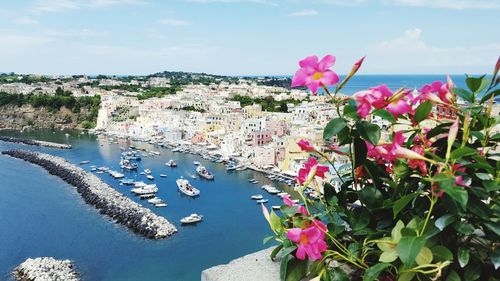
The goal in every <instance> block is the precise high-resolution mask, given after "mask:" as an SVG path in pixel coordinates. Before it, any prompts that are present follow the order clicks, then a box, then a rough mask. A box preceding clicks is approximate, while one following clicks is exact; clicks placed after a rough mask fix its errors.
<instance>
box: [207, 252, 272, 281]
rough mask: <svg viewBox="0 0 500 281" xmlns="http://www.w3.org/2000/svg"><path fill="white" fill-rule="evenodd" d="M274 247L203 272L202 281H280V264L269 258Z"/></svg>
mask: <svg viewBox="0 0 500 281" xmlns="http://www.w3.org/2000/svg"><path fill="white" fill-rule="evenodd" d="M273 249H274V247H272V248H269V249H266V250H262V251H260V252H256V253H253V254H249V255H246V256H244V257H241V258H238V259H235V260H233V261H231V262H230V263H228V264H224V265H218V266H214V267H211V268H209V269H206V270H204V271H202V272H201V281H255V280H266V281H278V280H280V263H279V262H273V261H271V258H270V257H269V256H270V254H271V252H272V250H273Z"/></svg>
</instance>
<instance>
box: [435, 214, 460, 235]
mask: <svg viewBox="0 0 500 281" xmlns="http://www.w3.org/2000/svg"><path fill="white" fill-rule="evenodd" d="M456 219H457V218H456V217H455V216H453V215H451V214H446V215H444V216H442V217H440V218H439V219H437V220H436V222H435V223H434V225H435V226H436V227H437V228H439V230H441V231H442V230H443V229H444V228H445V227H447V226H448V225H450V224H451V223H452V222H454V221H455V220H456Z"/></svg>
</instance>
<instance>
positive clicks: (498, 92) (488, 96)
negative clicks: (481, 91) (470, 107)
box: [480, 89, 500, 103]
mask: <svg viewBox="0 0 500 281" xmlns="http://www.w3.org/2000/svg"><path fill="white" fill-rule="evenodd" d="M498 95H500V89H496V90H494V91H491V92H489V93H487V94H486V95H484V96H483V98H482V99H481V102H480V103H484V102H485V101H487V100H489V99H490V98H491V97H496V96H498Z"/></svg>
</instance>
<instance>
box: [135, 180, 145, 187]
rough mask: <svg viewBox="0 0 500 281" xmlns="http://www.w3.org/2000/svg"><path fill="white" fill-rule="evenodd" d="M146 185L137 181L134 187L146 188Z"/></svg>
mask: <svg viewBox="0 0 500 281" xmlns="http://www.w3.org/2000/svg"><path fill="white" fill-rule="evenodd" d="M146 185H147V184H145V183H144V182H143V181H136V182H134V186H135V187H144V186H146Z"/></svg>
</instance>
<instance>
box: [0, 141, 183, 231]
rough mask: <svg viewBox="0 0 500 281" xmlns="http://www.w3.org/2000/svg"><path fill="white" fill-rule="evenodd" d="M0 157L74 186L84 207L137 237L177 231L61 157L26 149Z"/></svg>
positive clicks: (158, 217) (147, 210)
mask: <svg viewBox="0 0 500 281" xmlns="http://www.w3.org/2000/svg"><path fill="white" fill-rule="evenodd" d="M2 154H5V155H9V156H11V157H14V158H18V159H22V160H24V161H27V162H30V163H32V164H36V165H38V166H41V167H43V168H44V169H46V170H47V171H48V172H49V173H50V174H52V175H55V176H58V177H60V178H61V179H63V180H64V181H65V182H67V183H69V184H71V185H72V186H74V187H75V188H76V190H77V192H78V193H79V194H80V195H81V196H82V198H83V199H84V201H85V202H86V203H87V204H89V205H92V206H94V207H95V208H96V209H98V210H99V212H100V213H101V214H104V215H106V216H108V217H109V218H111V219H113V220H114V221H116V222H117V223H120V224H122V225H124V226H126V227H127V228H129V229H130V230H131V231H133V232H135V233H137V234H139V235H142V236H144V237H146V238H150V239H161V238H165V237H168V236H170V235H172V234H174V233H175V232H176V231H177V229H176V228H175V226H173V225H172V224H171V223H170V222H168V221H167V220H166V219H165V218H163V217H161V216H158V215H156V214H154V213H153V212H152V211H151V210H149V209H147V208H144V207H143V206H141V205H140V204H137V203H135V202H133V201H132V200H130V199H129V198H127V197H125V196H123V195H122V194H121V193H120V192H118V191H116V190H115V189H114V188H112V187H111V186H109V185H108V184H106V183H104V182H103V181H101V179H99V178H98V177H97V176H95V175H93V174H92V173H90V172H87V171H85V170H83V169H82V168H80V167H77V166H75V165H73V164H71V163H69V162H68V161H66V160H65V159H64V158H61V157H57V156H53V155H50V154H45V153H40V152H32V151H26V150H8V151H2Z"/></svg>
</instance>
